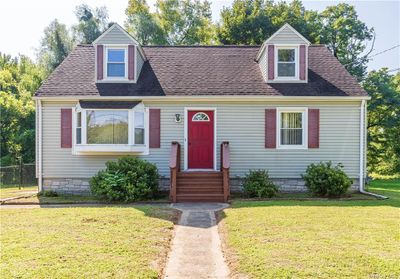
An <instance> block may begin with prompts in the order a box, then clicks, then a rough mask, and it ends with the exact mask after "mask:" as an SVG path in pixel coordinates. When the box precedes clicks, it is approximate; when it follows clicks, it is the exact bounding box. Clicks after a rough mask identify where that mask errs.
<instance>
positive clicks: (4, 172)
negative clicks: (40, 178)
mask: <svg viewBox="0 0 400 279" xmlns="http://www.w3.org/2000/svg"><path fill="white" fill-rule="evenodd" d="M35 171H36V168H35V164H21V165H17V166H7V167H0V182H1V184H3V185H21V186H22V185H37V178H36V174H35Z"/></svg>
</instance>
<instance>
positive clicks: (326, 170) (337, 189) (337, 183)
mask: <svg viewBox="0 0 400 279" xmlns="http://www.w3.org/2000/svg"><path fill="white" fill-rule="evenodd" d="M302 178H303V179H304V181H305V185H306V186H307V188H308V190H309V191H310V192H311V193H312V194H313V195H316V196H320V197H326V196H327V197H340V196H341V195H343V194H345V193H346V192H347V190H348V189H349V187H350V186H351V184H352V182H353V181H352V180H351V179H350V178H349V177H348V176H347V174H346V173H345V172H344V171H343V165H342V164H338V165H336V166H335V167H333V166H332V162H326V163H324V162H320V163H318V164H311V165H309V166H308V167H307V170H306V173H305V174H303V175H302Z"/></svg>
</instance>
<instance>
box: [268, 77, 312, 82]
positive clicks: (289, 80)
mask: <svg viewBox="0 0 400 279" xmlns="http://www.w3.org/2000/svg"><path fill="white" fill-rule="evenodd" d="M267 83H307V80H300V79H283V78H277V79H273V80H268V81H267Z"/></svg>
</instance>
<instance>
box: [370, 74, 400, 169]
mask: <svg viewBox="0 0 400 279" xmlns="http://www.w3.org/2000/svg"><path fill="white" fill-rule="evenodd" d="M363 87H364V89H365V90H366V91H367V92H368V94H369V95H370V96H371V100H370V101H369V102H368V169H369V171H370V172H375V173H379V174H395V173H400V145H399V139H400V73H397V74H396V75H390V74H389V73H388V70H387V69H386V68H384V69H381V70H379V71H372V72H370V73H369V74H368V76H367V77H366V78H365V80H364V82H363Z"/></svg>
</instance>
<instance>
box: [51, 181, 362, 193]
mask: <svg viewBox="0 0 400 279" xmlns="http://www.w3.org/2000/svg"><path fill="white" fill-rule="evenodd" d="M272 180H273V182H274V183H275V184H276V185H278V187H279V190H280V191H281V192H307V188H306V186H305V185H304V181H303V179H301V178H273V179H272ZM243 182H244V179H243V178H241V177H235V178H231V179H230V185H231V192H232V193H241V192H243ZM169 187H170V180H169V178H167V177H161V178H160V180H159V184H158V188H159V190H160V191H163V192H165V191H169ZM358 189H359V184H358V179H353V185H352V186H351V187H350V191H351V192H356V191H358ZM43 190H45V191H55V192H57V193H61V194H75V195H90V186H89V178H44V179H43Z"/></svg>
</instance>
